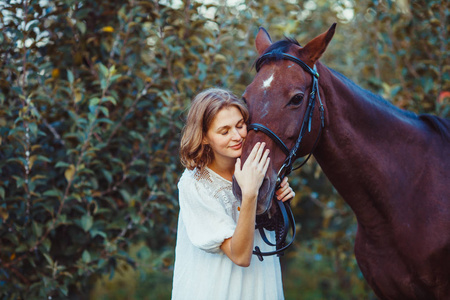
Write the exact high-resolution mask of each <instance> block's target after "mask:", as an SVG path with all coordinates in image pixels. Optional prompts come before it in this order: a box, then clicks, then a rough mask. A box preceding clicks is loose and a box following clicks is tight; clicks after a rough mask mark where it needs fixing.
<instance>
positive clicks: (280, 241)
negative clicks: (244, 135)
mask: <svg viewBox="0 0 450 300" xmlns="http://www.w3.org/2000/svg"><path fill="white" fill-rule="evenodd" d="M273 59H284V60H290V61H293V62H295V63H296V64H297V65H299V66H300V67H302V68H303V70H304V71H306V72H308V73H309V74H311V75H312V78H313V82H312V87H311V92H310V94H309V99H308V107H307V108H306V111H305V114H304V116H303V120H302V126H301V129H300V134H299V136H298V138H297V141H296V142H295V145H294V147H292V149H290V150H289V148H288V147H287V146H286V144H285V143H284V142H283V141H282V140H281V139H280V138H279V137H278V136H277V135H276V134H275V133H274V132H273V131H272V130H270V129H269V128H267V127H266V126H264V125H262V124H258V123H252V124H250V125H249V126H248V131H250V130H255V131H261V132H263V133H264V134H265V135H267V136H268V137H269V138H270V139H272V141H274V142H275V144H277V146H278V147H279V148H280V149H281V150H282V151H283V152H284V154H285V155H286V159H285V160H284V162H283V165H282V166H281V168H280V170H279V171H278V175H277V182H276V187H275V189H278V187H279V185H280V183H281V181H282V180H283V178H284V177H286V176H287V175H289V174H290V173H291V172H292V170H296V169H299V168H301V167H302V166H303V165H304V164H305V163H306V162H307V161H308V160H309V158H310V157H311V155H312V153H313V152H314V150H315V149H316V146H317V143H318V141H319V138H320V136H321V134H322V129H323V128H324V127H325V117H324V108H323V104H322V100H321V99H320V94H319V73H318V72H317V69H316V66H315V65H314V69H312V68H310V67H309V66H308V65H307V64H306V63H304V62H303V61H302V60H300V59H298V58H297V57H295V56H293V55H290V54H287V53H275V52H269V53H266V54H264V55H262V56H261V57H260V58H258V60H257V61H256V64H255V68H256V72H259V70H260V69H261V67H262V65H263V64H264V63H265V62H266V61H268V60H273ZM316 96H317V99H319V105H320V107H319V111H320V119H321V126H320V128H319V133H318V135H317V137H316V140H315V142H314V145H313V147H312V149H311V151H310V152H309V154H308V156H307V157H306V159H305V160H304V161H303V162H302V163H301V164H300V165H299V166H297V167H295V168H293V164H294V161H295V160H296V159H297V151H298V149H299V148H300V143H301V141H302V139H303V136H304V135H305V134H306V127H308V132H311V123H312V117H313V112H314V107H315V103H316V102H315V100H316ZM275 202H276V203H277V204H278V211H279V212H280V213H281V216H282V218H283V222H282V224H281V226H275V232H276V243H275V244H273V243H271V242H270V241H269V240H268V239H267V237H266V234H265V233H264V229H263V228H264V225H261V224H258V222H257V224H256V229H258V230H259V232H260V234H261V237H262V239H263V240H264V242H265V243H266V244H268V245H270V246H276V250H275V251H271V252H261V250H260V249H259V247H255V250H254V251H253V254H255V255H256V256H258V258H259V260H261V261H262V260H263V256H268V255H275V254H277V255H278V256H279V255H282V254H283V252H284V250H286V249H287V248H288V247H289V246H291V244H292V243H293V241H294V238H295V233H296V229H295V220H294V215H293V213H292V209H291V207H290V205H289V203H288V202H281V201H277V200H276V201H275ZM289 222H290V223H291V229H292V239H291V241H290V242H289V244H287V245H286V244H285V240H286V236H287V233H288V231H289Z"/></svg>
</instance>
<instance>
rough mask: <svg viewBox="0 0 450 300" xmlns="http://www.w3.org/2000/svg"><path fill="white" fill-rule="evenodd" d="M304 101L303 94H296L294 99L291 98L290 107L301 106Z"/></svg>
mask: <svg viewBox="0 0 450 300" xmlns="http://www.w3.org/2000/svg"><path fill="white" fill-rule="evenodd" d="M302 101H303V94H296V95H295V96H294V97H292V98H291V100H290V101H289V103H288V105H295V106H297V105H299V104H300V103H302Z"/></svg>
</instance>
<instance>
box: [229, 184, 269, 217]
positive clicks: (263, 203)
mask: <svg viewBox="0 0 450 300" xmlns="http://www.w3.org/2000/svg"><path fill="white" fill-rule="evenodd" d="M275 183H276V178H275V180H271V178H269V177H267V175H266V177H265V178H264V181H263V183H262V185H261V187H260V188H259V192H258V199H257V201H258V203H257V204H256V214H257V215H261V214H263V213H265V212H266V211H267V210H269V209H270V207H271V206H272V198H273V196H274V193H275ZM233 194H234V196H235V197H236V198H237V199H238V200H239V202H241V203H242V191H241V188H240V187H239V184H238V183H237V181H236V179H235V178H234V177H233Z"/></svg>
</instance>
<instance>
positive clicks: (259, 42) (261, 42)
mask: <svg viewBox="0 0 450 300" xmlns="http://www.w3.org/2000/svg"><path fill="white" fill-rule="evenodd" d="M270 45H272V40H271V38H270V35H269V33H268V32H267V30H265V29H264V27H259V31H258V34H257V35H256V39H255V46H256V51H258V54H259V56H261V55H263V53H264V51H266V49H267V48H269V46H270Z"/></svg>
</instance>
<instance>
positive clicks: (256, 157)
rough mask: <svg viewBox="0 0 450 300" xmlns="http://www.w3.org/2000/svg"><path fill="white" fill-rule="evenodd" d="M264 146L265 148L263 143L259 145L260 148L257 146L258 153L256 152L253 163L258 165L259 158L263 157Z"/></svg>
mask: <svg viewBox="0 0 450 300" xmlns="http://www.w3.org/2000/svg"><path fill="white" fill-rule="evenodd" d="M265 146H266V143H264V142H263V143H262V144H261V146H259V149H258V151H257V152H256V155H255V159H254V161H255V162H256V163H257V164H259V162H260V161H261V157H262V155H263V153H264V147H265Z"/></svg>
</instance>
